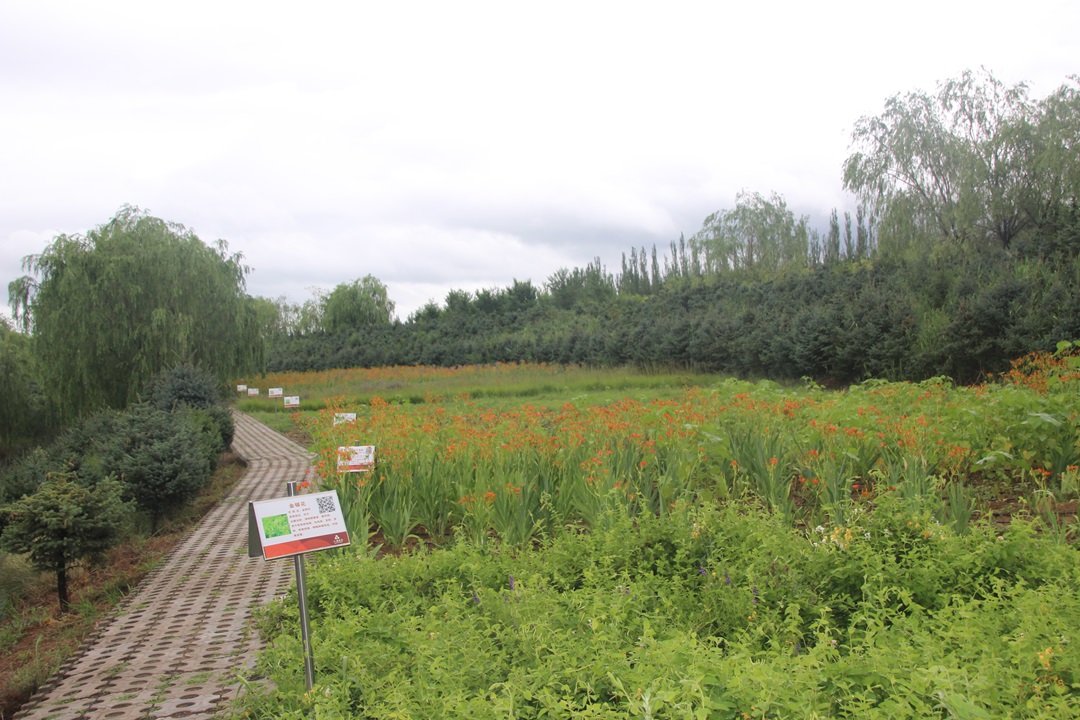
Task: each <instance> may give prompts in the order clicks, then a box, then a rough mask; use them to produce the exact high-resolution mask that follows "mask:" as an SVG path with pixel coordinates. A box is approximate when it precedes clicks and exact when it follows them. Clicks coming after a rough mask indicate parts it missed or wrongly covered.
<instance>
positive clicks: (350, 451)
mask: <svg viewBox="0 0 1080 720" xmlns="http://www.w3.org/2000/svg"><path fill="white" fill-rule="evenodd" d="M337 457H338V461H337V469H338V472H370V471H371V469H372V468H374V467H375V446H374V445H349V446H341V447H339V448H338V449H337Z"/></svg>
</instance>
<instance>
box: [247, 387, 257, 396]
mask: <svg viewBox="0 0 1080 720" xmlns="http://www.w3.org/2000/svg"><path fill="white" fill-rule="evenodd" d="M258 394H259V388H248V395H258Z"/></svg>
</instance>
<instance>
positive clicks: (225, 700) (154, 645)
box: [15, 413, 311, 720]
mask: <svg viewBox="0 0 1080 720" xmlns="http://www.w3.org/2000/svg"><path fill="white" fill-rule="evenodd" d="M234 418H235V420H236V435H235V437H234V439H233V450H234V451H235V452H236V453H237V454H238V455H240V456H241V457H242V458H244V460H245V461H247V464H248V466H247V470H246V472H245V473H244V475H243V476H242V477H241V479H240V480H239V482H238V483H237V484H236V486H235V487H234V488H233V490H232V492H231V493H229V495H228V496H227V497H226V498H225V499H224V500H223V501H222V502H221V504H219V505H218V506H217V507H216V508H215V509H214V510H212V511H211V512H210V513H209V514H207V515H206V517H204V518H203V520H202V522H201V523H200V524H199V525H198V526H197V527H196V528H195V529H194V530H193V531H192V532H191V534H190V535H189V536H188V537H187V538H185V539H184V541H183V542H182V543H181V544H180V545H179V546H178V547H177V548H176V549H175V550H174V551H173V552H172V553H171V554H170V555H169V556H168V558H167V559H166V560H165V562H164V563H162V564H161V565H160V566H158V568H157V569H156V570H154V571H153V573H152V574H151V575H149V576H148V577H147V578H146V579H145V580H144V581H143V582H142V583H141V584H140V585H139V586H138V588H136V590H135V591H134V592H133V593H132V594H131V595H130V596H129V597H128V598H127V599H126V600H125V601H124V603H123V605H122V607H121V608H120V610H119V612H118V613H117V614H116V615H115V616H114V617H112V618H110V619H109V620H108V621H105V622H104V623H102V625H101V626H99V627H98V628H97V629H96V630H95V632H94V634H93V636H92V637H91V638H89V639H88V640H87V642H85V643H84V644H83V646H82V647H81V648H80V650H79V652H78V653H76V655H75V656H74V657H72V658H71V659H70V660H68V661H67V662H66V663H65V664H64V665H63V666H62V667H61V668H60V670H59V671H58V672H57V673H56V675H55V676H53V677H52V678H51V679H50V680H49V681H48V682H47V683H46V684H45V686H44V687H43V688H42V689H41V690H39V691H38V693H37V694H35V695H34V697H33V698H31V700H30V702H29V703H28V704H27V705H25V706H23V708H22V709H21V710H20V711H19V712H18V713H16V715H15V718H16V720H91V719H92V720H102V719H106V718H108V719H109V720H129V719H130V720H136V719H137V720H150V719H151V718H210V717H214V716H215V714H217V713H220V712H221V711H223V710H224V709H225V708H226V707H227V706H228V705H229V703H230V702H231V700H232V698H233V697H235V696H236V694H237V692H239V690H240V685H239V683H238V682H237V674H238V673H240V672H244V671H247V670H250V669H251V668H252V667H253V665H254V662H255V654H256V652H257V651H258V650H259V648H260V645H261V644H260V642H259V639H258V634H257V633H256V632H255V630H254V628H252V627H251V623H250V610H251V609H252V608H253V607H255V606H257V605H261V604H264V603H266V602H269V601H270V600H271V599H273V598H274V597H276V596H280V595H282V594H283V593H284V592H285V591H286V590H287V589H288V587H289V584H290V583H291V582H292V580H293V574H292V569H293V563H292V562H290V561H288V560H274V561H269V562H267V561H264V560H262V559H261V558H254V559H251V558H248V556H247V504H248V501H249V500H266V499H269V498H275V497H283V496H285V495H286V494H287V490H286V486H285V483H286V482H287V481H289V480H302V479H303V477H304V474H305V473H306V472H307V469H308V467H310V464H311V456H310V454H309V453H308V452H307V451H306V450H305V449H304V448H303V447H301V446H300V445H299V444H297V443H295V442H293V441H292V440H290V439H288V438H286V437H285V436H283V435H280V434H279V433H276V432H274V431H273V430H271V429H270V428H268V427H266V426H265V425H263V424H262V423H259V422H257V421H255V420H253V419H252V418H250V417H248V416H246V415H243V414H240V413H234Z"/></svg>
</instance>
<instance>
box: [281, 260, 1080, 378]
mask: <svg viewBox="0 0 1080 720" xmlns="http://www.w3.org/2000/svg"><path fill="white" fill-rule="evenodd" d="M1078 285H1080V263H1078V262H1077V260H1076V257H1075V255H1074V256H1073V258H1072V259H1071V260H1070V261H1069V262H1067V263H1061V262H1052V261H1047V260H1040V259H1024V260H1014V259H1011V258H1005V257H993V256H987V255H976V256H972V255H967V254H964V253H948V252H940V253H938V254H936V255H928V256H924V257H916V258H891V257H888V256H885V255H879V256H878V257H876V258H875V259H874V260H863V261H852V262H846V263H837V264H832V265H827V266H822V267H818V268H813V269H806V270H804V271H802V272H797V273H788V274H785V275H782V276H778V277H775V278H771V279H766V280H745V279H742V278H739V277H737V276H732V277H730V278H729V277H702V278H696V279H692V280H679V281H668V282H666V283H664V285H663V286H662V287H661V288H660V289H659V291H658V292H656V293H655V294H652V295H648V296H641V295H633V294H615V293H612V294H611V295H610V297H608V298H607V299H604V300H595V299H590V300H586V301H581V302H578V303H575V304H574V305H572V306H570V307H561V306H560V304H559V301H558V296H557V295H553V294H549V293H541V292H538V291H534V292H533V293H532V294H531V296H529V295H528V294H527V293H523V292H521V289H522V287H523V286H525V287H528V286H527V284H524V283H519V284H518V285H517V286H515V287H517V288H518V292H517V293H516V294H515V293H514V292H513V291H507V292H502V293H499V292H489V293H485V294H482V295H481V296H480V297H477V298H473V299H472V300H468V301H466V298H458V299H456V300H455V301H454V302H452V303H450V305H449V306H448V307H446V308H437V307H434V306H431V307H428V308H427V309H425V310H424V311H422V312H420V313H417V314H416V315H414V316H413V317H412V318H410V319H409V320H408V321H407V322H403V323H402V322H398V323H393V324H383V325H378V326H371V327H366V328H362V329H356V330H353V331H350V332H343V333H334V334H330V333H313V334H309V335H306V336H294V337H288V336H284V337H280V338H279V339H278V340H276V341H275V342H274V343H273V344H272V346H271V348H270V350H269V353H268V356H269V365H270V367H271V368H272V369H274V370H305V369H326V368H332V367H374V366H381V365H397V364H400V365H412V364H422V365H447V366H449V365H463V364H470V363H490V362H509V361H515V360H521V361H531V362H554V363H586V364H604V365H619V364H631V365H636V366H639V367H651V366H664V367H669V366H684V367H687V368H693V369H696V370H704V371H709V372H727V373H734V374H737V375H743V376H767V377H773V378H796V379H797V378H800V377H803V376H809V377H812V378H814V379H817V380H819V381H835V382H842V383H847V382H855V381H858V380H862V379H864V378H867V377H883V378H889V379H901V378H905V379H921V378H926V377H932V376H935V375H948V376H950V377H952V378H954V379H956V380H958V381H961V382H968V381H973V380H976V379H978V378H979V377H980V376H982V375H983V374H985V373H989V372H997V371H1000V370H1002V369H1005V368H1006V367H1007V366H1008V362H1009V361H1010V360H1011V359H1013V358H1016V357H1018V356H1020V355H1023V354H1025V353H1027V352H1029V351H1032V350H1035V349H1050V348H1053V346H1054V344H1055V343H1056V341H1057V340H1060V339H1063V338H1073V337H1080V286H1078ZM523 297H527V298H528V299H523Z"/></svg>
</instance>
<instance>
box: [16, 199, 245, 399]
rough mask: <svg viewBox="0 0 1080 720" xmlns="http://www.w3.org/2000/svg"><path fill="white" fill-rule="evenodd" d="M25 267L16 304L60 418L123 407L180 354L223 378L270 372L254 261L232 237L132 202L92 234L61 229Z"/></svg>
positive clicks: (174, 361) (17, 283)
mask: <svg viewBox="0 0 1080 720" xmlns="http://www.w3.org/2000/svg"><path fill="white" fill-rule="evenodd" d="M23 269H24V270H26V271H27V272H28V273H31V274H28V275H25V276H23V277H21V278H19V279H18V280H15V281H14V282H12V283H11V284H10V285H9V287H8V290H9V297H10V302H11V305H12V307H13V308H14V311H15V317H16V320H17V321H18V322H20V323H21V324H22V326H23V329H24V330H25V331H27V332H29V333H30V334H31V341H32V342H31V347H32V351H33V354H34V356H35V359H36V361H37V367H38V371H39V375H40V380H41V384H42V389H43V391H44V392H45V394H46V395H47V397H48V398H49V399H50V400H51V401H52V403H53V404H54V407H55V408H56V409H57V410H58V411H59V413H60V414H61V416H62V417H65V418H70V417H74V416H77V415H81V414H84V413H86V412H88V411H91V410H95V409H98V408H101V407H103V406H109V407H113V408H122V407H125V406H126V405H127V404H129V403H130V402H132V401H133V400H135V399H136V397H137V393H138V392H139V391H140V390H141V389H142V388H143V386H144V385H145V383H146V381H147V379H149V378H150V377H152V376H153V375H155V374H156V373H157V372H159V371H160V370H162V369H163V368H166V367H170V366H172V365H175V364H177V363H179V362H187V363H192V364H197V365H200V366H202V367H204V368H206V369H207V370H209V371H211V372H212V373H214V374H215V375H217V376H218V377H219V378H222V379H225V378H228V377H230V376H236V375H238V374H243V373H245V372H249V371H253V370H260V369H261V365H262V363H263V354H264V352H263V346H262V342H261V339H260V337H259V322H258V317H257V313H256V310H255V307H254V302H253V300H252V299H251V298H250V297H248V296H247V294H246V293H245V289H246V285H245V277H246V275H247V273H248V268H247V267H246V266H245V265H243V263H242V256H241V255H240V254H239V253H234V254H230V253H229V252H228V246H227V245H226V243H225V242H224V241H221V240H219V241H218V242H217V243H215V244H214V245H213V246H209V245H207V244H205V243H203V242H202V241H201V240H200V239H199V238H198V237H196V236H195V234H194V233H192V232H191V231H190V230H188V229H186V228H185V227H183V226H182V225H178V224H175V223H170V222H166V221H164V220H160V219H158V218H155V217H151V216H150V215H148V214H147V213H145V212H142V211H140V210H139V209H137V208H133V207H129V206H125V207H123V208H121V210H120V211H119V212H118V213H117V214H116V216H115V217H113V218H112V219H111V220H109V221H108V222H106V223H105V224H104V225H101V226H100V227H97V228H95V229H93V230H91V231H90V232H88V233H87V234H86V235H85V236H81V235H59V236H57V237H56V238H55V239H54V240H53V241H52V243H51V244H49V246H48V247H46V248H45V250H44V251H43V252H42V253H41V254H39V255H31V256H29V257H27V258H26V259H25V260H24V262H23Z"/></svg>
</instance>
